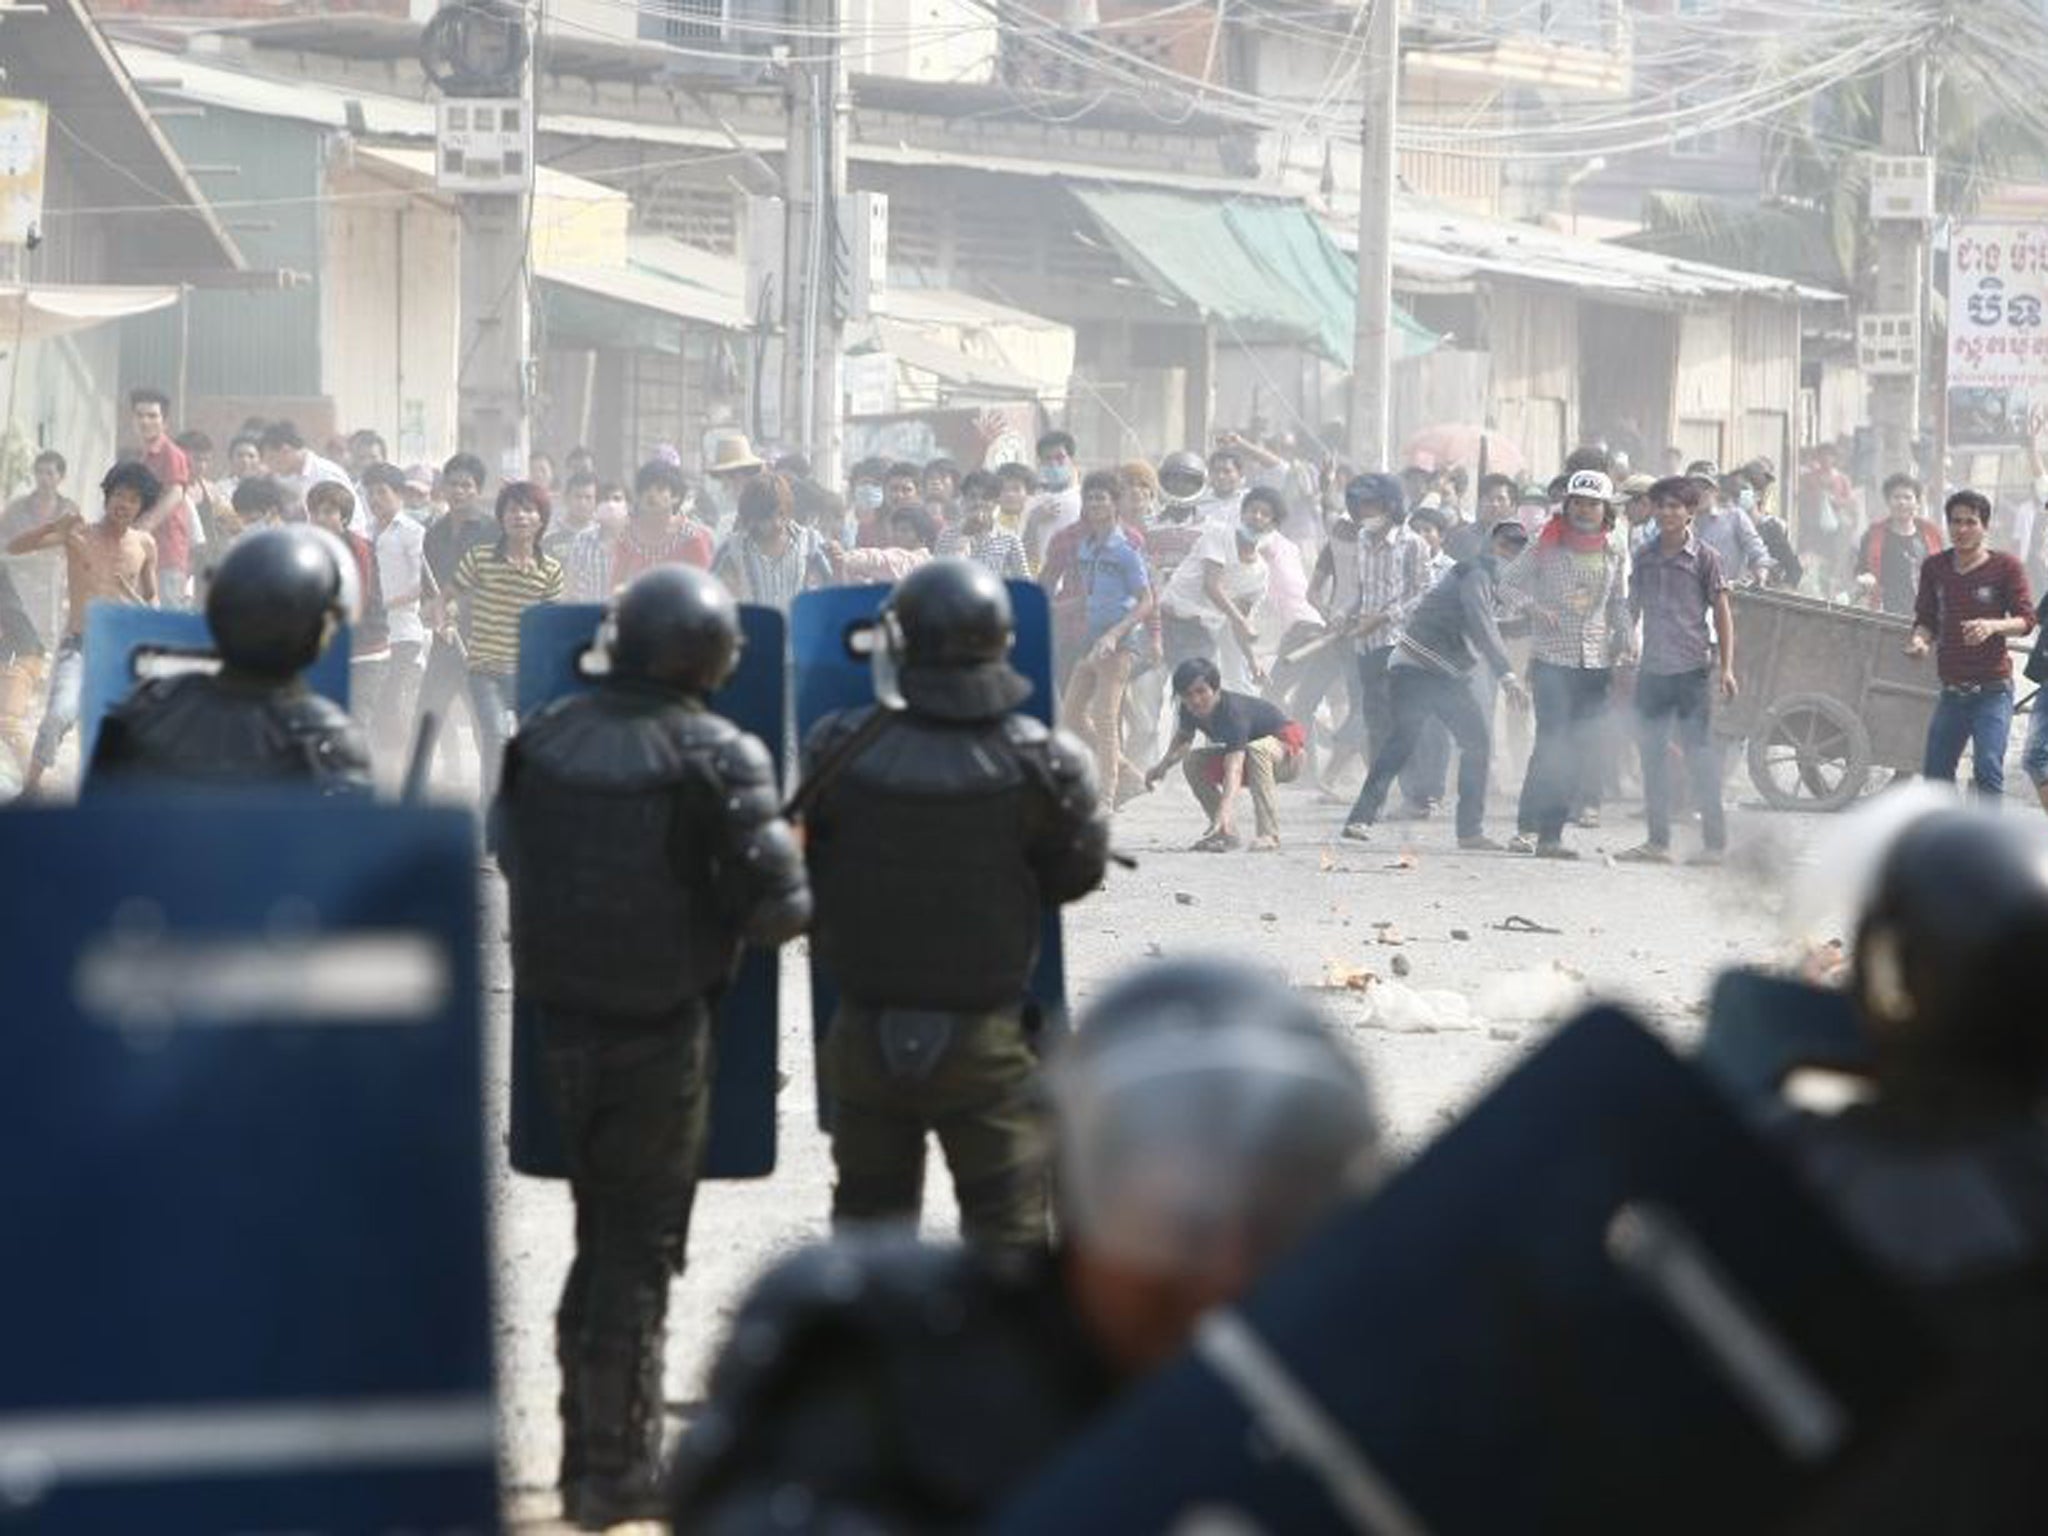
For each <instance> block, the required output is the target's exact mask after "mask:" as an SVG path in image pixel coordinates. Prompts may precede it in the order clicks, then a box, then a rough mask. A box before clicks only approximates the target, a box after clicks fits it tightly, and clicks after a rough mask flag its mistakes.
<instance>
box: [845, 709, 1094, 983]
mask: <svg viewBox="0 0 2048 1536" xmlns="http://www.w3.org/2000/svg"><path fill="white" fill-rule="evenodd" d="M871 713H872V710H871V709H863V710H849V711H845V712H843V713H840V714H836V715H830V716H827V717H826V718H825V719H824V720H822V721H820V722H819V723H818V726H817V728H816V729H815V730H814V731H813V732H812V733H811V738H810V740H809V741H808V742H807V743H806V744H805V758H806V762H807V763H808V764H810V765H813V766H815V765H816V764H817V763H819V762H821V761H826V760H829V759H830V758H831V757H832V755H833V753H834V752H835V751H836V750H837V749H838V748H839V747H840V746H841V745H842V744H843V743H844V742H845V741H846V740H847V739H848V738H850V737H851V736H852V735H853V734H854V733H855V732H856V731H859V730H860V729H861V728H862V724H863V722H864V721H866V720H867V719H868V717H869V716H870V714H871ZM807 828H808V835H807V842H806V856H807V858H808V859H809V862H810V869H811V879H812V883H813V885H814V887H815V889H816V890H817V893H818V913H819V915H818V922H817V932H816V937H815V942H816V944H817V950H818V957H819V959H820V960H821V962H822V963H823V964H824V965H825V966H826V968H827V969H828V970H829V971H830V972H831V974H832V976H833V978H834V980H835V981H836V982H837V983H838V985H839V987H840V989H841V991H842V992H844V994H845V995H846V997H847V998H848V999H850V1000H852V1001H853V1002H856V1003H860V1004H864V1005H867V1006H870V1007H877V1008H892V1007H893V1008H924V1009H939V1010H946V1011H951V1012H959V1013H978V1012H985V1011H989V1010H996V1009H1004V1008H1014V1007H1016V1006H1017V1004H1018V1003H1019V1002H1020V1001H1021V1000H1022V998H1023V996H1024V993H1025V989H1026V987H1027V985H1028V983H1029V981H1030V977H1031V968H1032V965H1033V964H1034V963H1035V962H1036V960H1037V957H1038V945H1039V929H1040V924H1041V920H1042V916H1043V912H1044V909H1045V907H1046V906H1047V905H1048V904H1063V903H1066V902H1070V901H1074V900H1077V899H1078V898H1079V897H1081V896H1083V895H1086V894H1087V893H1088V892H1089V891H1091V890H1093V889H1094V888H1095V887H1096V886H1097V885H1098V884H1100V883H1101V880H1102V874H1103V869H1104V865H1105V863H1106V859H1107V853H1108V829H1107V827H1106V825H1105V824H1104V822H1103V821H1102V819H1101V816H1100V814H1099V811H1098V808H1097V802H1096V793H1095V784H1094V774H1093V772H1092V769H1091V766H1090V762H1089V758H1088V754H1087V752H1086V750H1085V749H1084V748H1083V747H1082V746H1081V745H1080V744H1079V743H1078V742H1076V741H1075V740H1073V738H1071V737H1069V736H1067V735H1065V734H1064V733H1060V732H1053V731H1048V730H1047V729H1046V728H1045V727H1044V726H1043V725H1041V724H1039V723H1038V722H1037V721H1035V720H1033V719H1030V718H1029V717H1027V716H1023V715H1012V714H1001V715H997V716H995V717H993V718H986V719H968V720H961V719H943V718H939V717H937V716H935V715H931V714H927V713H925V712H923V711H920V710H919V709H918V708H916V705H915V701H913V705H912V708H911V709H910V710H909V711H908V712H907V713H905V714H904V715H903V716H902V717H900V718H898V719H896V720H894V721H892V722H891V723H890V724H889V726H888V727H887V728H885V729H883V730H882V731H881V732H880V734H879V735H877V736H876V737H875V738H874V739H873V740H872V741H871V742H870V743H869V744H868V745H867V747H866V748H865V750H862V751H860V752H859V753H857V754H856V755H855V757H854V758H853V759H852V760H851V761H850V762H847V763H845V764H844V765H843V766H841V767H840V768H839V769H838V771H837V772H836V774H835V775H834V776H833V777H832V779H831V780H830V782H829V783H828V784H827V785H826V786H825V787H824V789H823V791H822V792H821V793H820V794H819V796H818V798H817V800H816V802H815V803H814V806H813V808H812V810H811V812H810V814H809V817H808V818H807Z"/></svg>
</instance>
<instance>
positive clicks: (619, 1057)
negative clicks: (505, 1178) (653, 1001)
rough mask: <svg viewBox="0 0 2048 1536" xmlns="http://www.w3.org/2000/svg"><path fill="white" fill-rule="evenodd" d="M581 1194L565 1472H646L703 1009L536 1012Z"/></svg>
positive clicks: (656, 1423)
mask: <svg viewBox="0 0 2048 1536" xmlns="http://www.w3.org/2000/svg"><path fill="white" fill-rule="evenodd" d="M540 1017H541V1038H542V1041H543V1045H544V1048H545V1051H546V1057H547V1068H548V1081H549V1085H550V1087H551V1088H552V1090H553V1094H554V1100H555V1106H556V1110H557V1113H558V1114H559V1115H560V1116H561V1122H562V1142H563V1147H564V1150H565V1152H566V1156H567V1160H568V1165H569V1190H570V1193H571V1195H572V1196H573V1197H574V1199H575V1202H576V1257H575V1259H574V1261H573V1262H572V1263H571V1264H570V1266H569V1279H568V1283H567V1284H566V1285H565V1286H564V1287H563V1288H562V1304H561V1309H560V1311H559V1312H557V1314H556V1317H555V1348H556V1356H557V1358H558V1360H559V1361H560V1363H561V1368H562V1483H563V1486H564V1487H565V1488H566V1487H569V1486H570V1485H572V1484H574V1483H576V1482H578V1481H580V1480H581V1479H584V1478H593V1479H611V1480H622V1481H632V1480H635V1479H652V1478H653V1477H654V1476H655V1475H656V1473H657V1471H658V1465H659V1456H660V1448H661V1364H662V1345H663V1340H664V1329H665V1324H666V1320H667V1316H668V1291H669V1282H670V1280H671V1279H673V1278H674V1277H675V1276H676V1275H678V1274H680V1273H681V1272H682V1268H683V1249H684V1244H685V1242H686V1240H687V1238H688V1236H689V1228H690V1205H691V1201H692V1199H693V1198H694V1196H695V1194H696V1185H697V1169H698V1166H699V1164H700V1162H701V1161H702V1158H703V1152H704V1131H705V1123H706V1119H707V1107H708V1101H709V1092H710V1083H711V1064H712V1049H711V1019H710V1014H709V1011H708V1009H707V1008H706V1007H705V1006H704V1004H703V1003H701V1002H693V1003H691V1004H689V1005H688V1006H686V1007H684V1008H682V1009H679V1010H678V1011H677V1012H675V1013H674V1014H671V1015H668V1016H665V1017H660V1018H621V1017H616V1016H598V1015H589V1014H568V1013H562V1012H553V1011H549V1010H546V1009H543V1010H542V1011H541V1016H540Z"/></svg>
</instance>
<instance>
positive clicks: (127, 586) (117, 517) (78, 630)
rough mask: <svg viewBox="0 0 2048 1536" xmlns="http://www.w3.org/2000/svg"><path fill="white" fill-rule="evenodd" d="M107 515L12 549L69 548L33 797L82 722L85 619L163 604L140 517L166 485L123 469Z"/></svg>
mask: <svg viewBox="0 0 2048 1536" xmlns="http://www.w3.org/2000/svg"><path fill="white" fill-rule="evenodd" d="M100 495H101V497H102V498H103V499H104V501H105V503H106V515H105V516H104V517H102V518H101V519H100V521H98V522H97V523H88V522H86V520H85V519H84V518H83V517H82V516H81V515H80V514H79V513H78V512H77V511H75V510H74V511H71V512H67V513H65V514H64V515H63V516H62V517H59V518H58V519H57V520H56V521H55V522H52V523H46V524H45V525H44V526H42V527H40V528H36V529H33V530H31V531H30V532H28V533H24V534H22V535H21V536H20V537H18V538H16V539H15V540H13V541H12V542H11V543H10V544H8V546H7V553H8V554H10V555H25V554H28V553H29V552H30V551H32V550H37V549H48V548H51V547H53V546H61V547H62V548H63V550H64V575H65V581H66V584H67V586H68V587H69V590H70V611H69V613H68V614H67V615H66V617H65V622H64V639H63V641H62V643H61V644H59V645H58V647H57V660H56V662H55V664H54V665H53V666H52V667H51V669H50V697H49V702H48V703H47V704H46V705H45V706H44V708H43V723H42V725H41V726H39V727H38V728H37V730H36V742H35V747H34V750H33V751H31V752H30V754H29V764H28V775H27V777H26V778H25V779H24V780H23V781H22V794H23V795H24V796H28V795H32V794H34V793H35V791H36V787H37V785H39V784H40V783H41V782H42V778H43V774H44V773H45V772H46V771H47V770H48V769H49V767H50V765H51V764H52V763H54V762H55V761H56V760H57V748H58V746H59V745H60V744H61V743H62V742H63V740H64V737H65V734H66V733H67V732H69V731H70V729H71V727H72V726H74V725H76V724H77V723H78V692H79V685H80V683H81V681H82V680H83V677H84V671H85V661H84V650H85V613H86V609H87V608H88V607H89V606H90V605H91V604H93V603H95V602H107V603H132V604H136V605H138V606H143V605H146V606H149V607H154V606H155V605H156V600H157V585H156V540H154V539H152V538H151V537H150V536H149V535H148V534H146V533H144V532H143V531H142V530H141V529H139V528H137V527H136V526H135V519H136V518H138V517H140V516H141V515H142V513H143V511H144V510H145V509H146V508H149V507H153V506H155V505H156V504H157V502H158V500H159V499H160V498H161V497H162V495H163V485H162V483H161V482H159V481H158V479H157V478H156V476H155V475H152V474H151V473H150V472H149V470H148V469H147V468H146V467H145V466H143V465H141V464H133V463H131V464H116V465H115V466H114V467H113V468H112V469H110V470H108V471H107V478H106V479H104V480H102V481H101V482H100Z"/></svg>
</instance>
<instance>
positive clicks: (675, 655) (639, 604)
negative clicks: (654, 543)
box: [606, 565, 740, 694]
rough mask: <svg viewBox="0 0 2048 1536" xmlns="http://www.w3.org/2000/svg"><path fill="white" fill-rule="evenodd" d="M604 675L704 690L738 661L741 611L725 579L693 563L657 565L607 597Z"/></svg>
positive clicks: (715, 684)
mask: <svg viewBox="0 0 2048 1536" xmlns="http://www.w3.org/2000/svg"><path fill="white" fill-rule="evenodd" d="M606 631H607V634H606V644H607V649H608V650H609V651H610V653H611V675H612V676H613V677H616V678H621V679H626V680H633V681H641V682H649V683H658V684H660V685H661V686H662V687H664V688H677V689H681V690H682V691H683V692H685V693H699V694H703V693H710V692H712V691H714V690H715V689H716V688H717V687H718V686H719V685H720V684H721V683H723V682H724V681H725V680H726V679H727V678H728V677H730V676H732V669H733V668H734V667H736V666H738V665H739V657H740V610H739V604H737V603H736V602H734V601H733V596H732V593H730V592H728V591H727V590H726V588H725V584H724V583H723V582H721V581H720V580H719V579H718V578H717V577H715V576H713V575H712V574H711V573H710V572H708V571H700V570H698V569H697V568H696V567H695V566H693V565H657V566H655V567H654V568H653V569H652V570H650V571H643V572H642V573H641V574H640V575H638V576H636V577H634V578H633V580H632V581H631V582H629V583H628V584H627V586H626V588H625V590H624V591H622V592H620V593H619V594H618V596H616V597H614V598H613V599H612V605H611V612H610V613H609V614H608V615H607V616H606Z"/></svg>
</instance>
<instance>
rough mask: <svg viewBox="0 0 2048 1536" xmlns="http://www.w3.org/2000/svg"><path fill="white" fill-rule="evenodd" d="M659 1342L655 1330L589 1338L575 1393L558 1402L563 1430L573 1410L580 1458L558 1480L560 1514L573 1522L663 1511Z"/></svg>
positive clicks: (589, 1527) (602, 1525)
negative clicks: (569, 1475) (571, 1399)
mask: <svg viewBox="0 0 2048 1536" xmlns="http://www.w3.org/2000/svg"><path fill="white" fill-rule="evenodd" d="M661 1343H662V1336H661V1333H660V1332H659V1331H658V1330H657V1331H653V1332H652V1333H641V1334H639V1335H637V1336H635V1337H631V1338H626V1339H622V1338H619V1337H618V1336H616V1335H614V1336H612V1337H610V1338H605V1339H601V1340H595V1341H593V1347H592V1349H591V1350H590V1351H589V1353H588V1354H586V1355H585V1357H584V1359H583V1361H582V1362H581V1364H580V1365H579V1367H578V1368H577V1370H576V1372H575V1377H576V1382H577V1398H578V1401H577V1404H576V1406H575V1408H574V1409H573V1410H569V1409H568V1408H567V1405H566V1404H565V1411H564V1413H563V1418H562V1423H563V1427H564V1431H565V1433H566V1431H567V1427H568V1425H569V1424H570V1422H571V1421H572V1412H573V1417H574V1420H575V1422H577V1423H578V1425H579V1431H580V1432H579V1436H578V1439H579V1447H578V1449H579V1465H578V1467H577V1474H578V1475H577V1476H576V1477H575V1478H574V1479H573V1480H566V1479H565V1481H564V1483H563V1485H562V1514H563V1518H565V1519H566V1520H568V1521H569V1522H570V1523H571V1524H573V1525H575V1526H576V1527H577V1528H578V1529H580V1530H585V1531H602V1530H606V1529H608V1528H610V1527H611V1526H614V1525H620V1524H623V1523H625V1522H626V1521H629V1520H653V1519H658V1518H660V1517H661V1515H662V1513H663V1508H664V1502H665V1501H664V1499H663V1497H662V1487H661V1362H662V1350H661ZM564 1470H565V1472H566V1470H567V1456H566V1452H565V1457H564Z"/></svg>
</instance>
